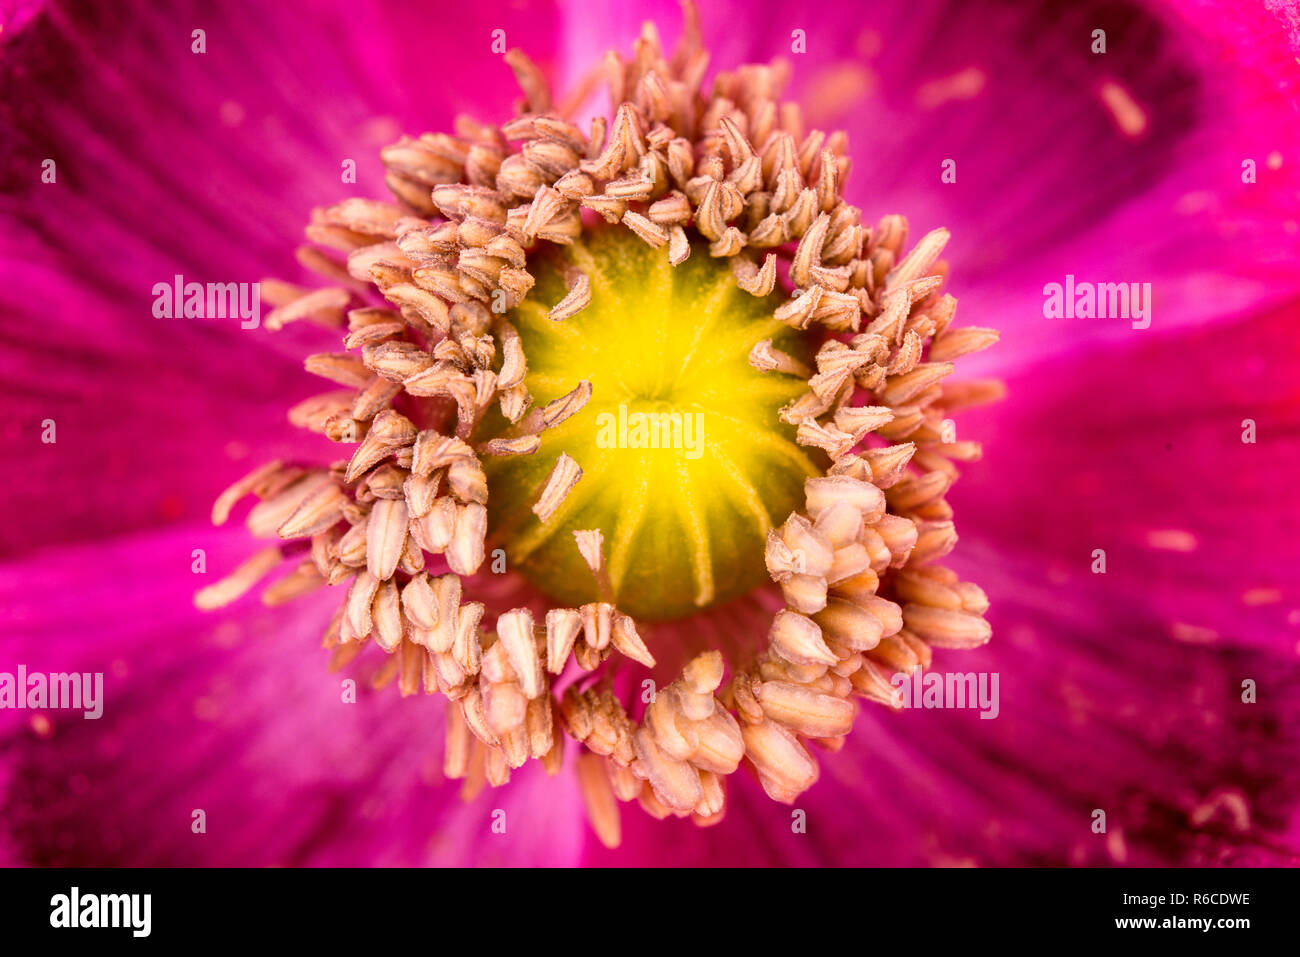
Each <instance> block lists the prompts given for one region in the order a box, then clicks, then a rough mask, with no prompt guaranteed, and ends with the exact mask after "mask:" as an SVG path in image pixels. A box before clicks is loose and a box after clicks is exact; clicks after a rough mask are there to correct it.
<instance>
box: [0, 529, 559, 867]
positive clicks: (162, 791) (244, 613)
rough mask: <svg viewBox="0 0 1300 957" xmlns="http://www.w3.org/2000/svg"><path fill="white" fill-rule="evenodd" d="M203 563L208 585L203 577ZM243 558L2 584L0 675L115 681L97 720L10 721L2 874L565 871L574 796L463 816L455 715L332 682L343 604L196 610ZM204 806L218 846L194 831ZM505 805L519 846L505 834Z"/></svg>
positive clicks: (123, 554) (1, 723)
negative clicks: (388, 868)
mask: <svg viewBox="0 0 1300 957" xmlns="http://www.w3.org/2000/svg"><path fill="white" fill-rule="evenodd" d="M199 547H202V548H206V549H207V560H208V562H209V570H210V574H209V575H208V576H198V575H194V574H192V573H191V571H190V567H191V561H192V559H191V557H190V556H191V551H192V549H194V548H199ZM246 547H247V546H246V544H245V541H244V536H243V535H242V534H240V533H239V532H233V533H232V532H219V533H214V532H212V531H210V530H206V529H202V528H178V529H176V530H174V531H171V532H168V533H165V534H156V535H151V536H147V537H137V538H135V539H131V540H127V541H124V542H122V543H121V544H116V545H113V546H96V547H93V548H89V547H88V548H65V549H62V550H60V553H59V556H60V562H59V564H58V566H57V567H56V566H55V564H54V563H52V562H42V563H34V564H32V565H29V566H28V567H26V568H18V567H14V566H9V567H7V568H4V569H2V570H0V601H2V602H3V603H4V606H5V608H6V609H7V614H6V622H7V624H6V629H7V632H8V635H7V637H6V644H5V649H6V655H5V660H4V662H3V665H2V666H0V667H2V668H3V670H5V671H9V672H11V673H12V672H13V670H14V669H15V668H16V667H17V665H18V664H24V665H26V667H27V669H28V671H29V672H36V671H41V672H65V671H79V672H85V671H89V672H103V673H104V676H105V677H104V707H103V717H102V718H100V719H99V720H94V721H92V720H86V719H84V718H83V717H82V715H81V712H72V711H49V712H44V713H43V715H44V717H45V718H46V719H47V720H48V721H49V725H48V726H44V725H43V723H42V722H41V720H40V718H39V717H38V716H37V713H36V712H30V711H10V710H6V711H4V712H0V752H3V754H4V761H3V762H2V764H3V767H4V768H5V770H6V773H5V777H4V780H3V782H2V783H3V791H2V792H0V806H2V807H3V812H2V813H0V821H3V822H4V823H3V827H0V835H2V836H0V850H3V851H5V853H6V857H5V858H4V860H5V861H6V862H9V863H19V862H21V863H27V864H155V865H157V864H164V865H176V864H225V865H231V864H241V865H293V864H297V865H319V864H336V865H352V866H356V865H361V864H404V865H410V864H485V863H506V864H512V865H513V864H530V865H537V864H562V863H564V862H565V861H566V860H570V859H571V856H572V855H573V854H574V853H576V851H577V849H578V848H579V846H580V842H581V829H582V828H583V827H584V826H585V825H584V824H583V822H582V817H581V802H580V800H579V799H578V798H577V795H576V792H575V785H574V784H573V782H572V781H571V780H566V779H561V780H559V781H556V780H551V779H547V778H546V777H545V775H544V773H542V770H541V768H540V767H536V766H534V767H533V768H529V769H523V770H521V771H520V772H519V773H518V774H517V775H516V777H515V780H513V781H512V782H511V784H510V785H509V787H507V788H506V789H504V790H501V791H492V790H490V789H489V790H488V791H486V792H485V793H484V794H483V795H482V796H480V797H479V798H478V799H477V800H476V801H475V802H473V803H471V804H462V803H461V802H460V801H459V800H458V798H457V792H458V790H459V786H460V785H459V782H446V781H444V780H442V775H441V766H442V715H443V710H444V705H443V703H442V702H441V701H440V700H435V699H434V698H426V697H423V696H419V697H416V698H410V699H402V698H401V697H400V696H399V695H398V694H397V693H396V691H395V690H394V689H392V688H389V689H386V690H384V691H382V692H373V691H370V690H369V688H368V686H367V684H366V676H367V675H368V674H370V673H373V671H374V666H375V665H376V664H377V662H378V659H377V658H371V659H368V661H369V664H366V661H367V659H364V658H363V659H362V660H361V661H360V662H359V663H358V665H357V667H355V668H353V669H350V670H349V671H347V672H345V673H342V674H334V673H331V672H329V671H328V670H327V669H326V664H327V661H328V655H327V653H325V652H323V651H321V650H320V648H319V641H320V634H321V633H322V632H323V630H324V628H325V625H326V624H327V623H328V621H329V618H330V615H331V614H332V613H333V600H332V599H333V596H329V597H326V596H324V594H323V593H322V594H318V595H316V596H309V597H307V598H304V599H301V600H299V602H297V603H296V604H294V605H289V606H284V607H280V608H275V609H265V608H262V607H261V606H260V605H259V604H258V603H257V601H256V599H254V598H245V599H243V600H242V603H241V604H238V605H235V606H232V607H231V608H229V609H227V610H226V611H225V612H224V613H223V614H222V615H220V616H213V615H204V614H201V613H199V612H197V611H195V610H194V609H193V607H192V606H191V605H190V595H191V594H192V592H193V590H194V588H195V586H196V585H201V584H205V583H206V582H207V581H210V580H212V578H213V577H215V576H216V575H219V574H222V573H223V572H224V571H225V570H228V569H229V568H230V567H231V566H232V565H233V564H235V563H236V562H237V561H238V560H239V559H240V557H241V553H242V552H243V551H244V550H245V549H246ZM92 568H93V569H100V570H102V574H90V573H88V572H86V571H85V570H87V569H92ZM69 569H80V570H81V571H80V572H77V573H75V574H71V575H70V574H69ZM286 570H287V566H286ZM345 678H352V679H355V680H356V682H357V702H356V703H355V704H349V703H345V702H344V701H343V700H342V698H343V695H342V691H341V683H342V681H343V680H344V679H345ZM33 718H37V720H36V722H33V721H32V719H33ZM46 727H48V730H46ZM196 809H199V810H203V811H204V812H205V814H206V819H207V833H206V834H194V833H192V831H191V822H192V815H193V812H194V811H195V810H196ZM498 809H499V810H504V811H505V813H506V818H505V820H506V831H505V833H504V834H497V833H494V832H493V830H492V825H493V821H494V818H493V813H494V811H496V810H498Z"/></svg>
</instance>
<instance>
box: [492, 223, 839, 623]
mask: <svg viewBox="0 0 1300 957" xmlns="http://www.w3.org/2000/svg"><path fill="white" fill-rule="evenodd" d="M533 266H534V264H532V263H530V268H532V271H533V272H534V274H535V275H536V277H537V286H536V288H535V290H534V291H533V293H532V294H531V295H530V296H529V297H528V299H527V300H525V301H524V302H523V303H522V304H521V305H520V306H519V307H518V308H517V309H516V310H515V311H514V312H513V313H512V314H511V315H510V317H509V318H510V321H511V322H512V323H513V324H514V326H515V328H516V329H517V330H518V332H519V336H520V339H521V340H522V343H523V346H524V352H525V354H526V356H527V359H528V374H527V377H526V379H525V380H524V384H525V386H526V387H527V389H528V390H529V392H530V393H531V395H532V398H533V401H534V403H535V404H536V405H537V406H542V405H545V404H546V403H548V402H552V401H554V400H556V399H558V398H560V397H562V396H564V395H565V394H567V393H569V392H571V391H572V390H573V389H574V388H575V387H576V386H578V384H579V383H580V382H584V381H585V382H589V383H590V384H591V398H590V400H589V401H588V402H587V404H586V405H585V406H584V407H583V408H582V409H581V411H580V412H578V413H577V414H575V415H573V416H572V417H570V418H569V419H567V420H565V421H564V422H562V423H561V424H560V425H558V426H556V427H555V428H552V429H548V430H547V431H545V432H543V433H542V434H541V445H540V447H539V448H538V449H537V450H536V451H535V452H533V453H532V454H531V455H521V456H513V457H505V458H494V459H489V460H488V461H487V462H486V463H485V465H486V467H487V469H488V472H489V476H488V477H489V482H488V485H489V488H490V489H491V493H490V496H489V500H488V513H489V536H490V538H491V539H492V544H491V545H490V546H489V547H503V548H504V549H505V551H506V556H507V561H508V563H509V565H510V567H511V568H512V569H515V570H518V571H520V572H521V573H522V574H523V575H524V576H525V577H527V578H528V579H529V580H530V581H532V582H533V583H534V584H535V585H537V586H538V587H539V588H540V589H542V590H543V591H544V592H546V593H547V594H549V595H551V596H552V597H554V598H555V599H557V600H558V601H561V602H564V603H565V604H568V605H570V606H576V605H580V604H582V603H585V602H590V601H596V600H601V599H603V600H610V601H614V602H615V603H616V604H617V606H618V607H619V608H620V609H621V610H623V611H625V612H627V613H628V614H631V615H632V616H634V617H637V618H645V619H664V618H676V617H682V616H685V615H689V614H690V613H691V612H693V611H695V610H697V609H699V608H702V607H706V606H709V605H712V604H714V603H717V602H721V601H724V600H726V599H728V598H732V597H734V596H736V595H739V594H742V593H744V592H746V591H748V590H750V589H751V588H753V587H755V586H756V585H758V584H760V583H762V582H763V581H765V580H766V579H767V573H766V570H765V568H764V563H763V547H764V539H765V536H766V534H767V531H768V529H769V528H771V527H772V526H773V525H776V524H779V523H780V522H782V521H784V519H785V518H786V516H787V515H788V514H789V513H790V512H791V511H792V510H794V509H796V508H798V507H800V506H801V504H802V501H803V483H804V480H805V478H807V477H808V476H809V475H815V474H819V473H820V471H821V470H820V468H819V467H818V464H817V462H815V461H814V459H813V458H812V455H815V454H816V453H815V452H813V453H811V454H810V452H809V450H807V449H805V448H804V447H802V446H799V445H797V444H796V443H795V441H794V429H793V427H791V426H787V425H785V424H784V423H782V422H781V421H780V420H779V419H778V417H777V413H778V410H779V409H780V408H781V407H782V406H783V405H785V404H786V403H788V402H790V401H792V400H793V399H795V398H797V397H798V396H799V395H800V394H801V393H802V392H804V391H806V389H807V384H806V383H805V382H803V381H802V380H799V379H796V378H794V377H789V376H773V375H770V374H764V373H762V372H759V371H758V370H757V369H755V368H753V367H752V366H751V365H750V364H749V361H748V358H749V354H750V350H751V349H752V348H753V347H754V345H755V344H756V343H758V342H760V341H762V340H764V339H770V340H772V341H773V344H774V345H775V346H776V347H777V348H779V349H781V350H783V351H785V352H788V353H791V354H794V355H796V356H800V357H802V358H805V359H806V358H807V356H808V355H809V353H810V349H809V347H808V344H807V343H806V342H804V341H802V337H801V334H800V333H798V332H796V331H795V330H793V329H791V328H790V327H789V326H787V325H786V324H784V323H781V322H778V321H777V320H775V319H773V318H772V313H773V311H774V310H775V308H776V306H778V305H780V302H781V297H780V296H777V295H773V296H768V297H761V298H760V297H755V296H752V295H750V294H749V293H747V292H745V291H743V290H742V289H741V288H740V287H739V286H738V285H737V284H736V280H735V278H734V277H733V276H732V273H731V270H730V269H729V268H728V264H727V261H726V260H725V259H717V258H713V257H710V256H709V255H708V249H707V246H706V245H703V244H701V245H698V246H697V247H696V248H694V249H693V250H692V253H691V256H690V258H689V259H688V260H687V261H686V262H685V263H682V264H681V265H678V266H672V265H670V264H669V262H668V258H667V256H666V255H665V251H664V250H662V249H659V250H656V249H652V248H651V247H649V246H647V245H646V244H645V243H643V242H642V241H641V240H640V239H638V238H637V237H636V236H634V235H633V234H632V233H630V232H628V231H627V230H621V229H618V230H615V229H599V230H595V231H588V232H587V233H585V234H584V237H583V239H582V240H580V241H579V242H577V243H575V244H573V245H572V246H569V247H566V248H564V249H562V250H555V251H553V252H548V253H546V254H544V255H543V256H542V257H539V261H538V262H537V263H536V264H535V268H533ZM579 272H580V273H581V274H582V275H585V276H586V279H587V282H588V283H589V285H590V291H591V298H590V302H589V304H588V305H587V306H586V307H585V308H583V309H581V310H580V311H579V312H578V313H577V314H576V315H573V316H571V317H570V318H567V319H564V320H563V321H554V320H552V319H551V318H549V314H550V313H549V306H553V305H554V304H556V303H558V302H560V301H562V300H563V299H564V298H565V296H566V295H567V293H568V289H569V287H570V286H571V285H572V284H573V281H574V278H575V277H576V276H577V273H579ZM484 427H485V431H487V432H488V433H492V432H498V433H508V428H507V423H505V421H504V420H503V419H500V418H499V417H498V418H496V419H493V420H490V421H488V422H486V423H485V424H484ZM561 453H563V454H566V455H568V456H569V457H570V458H572V459H574V460H575V461H576V462H577V463H578V465H579V466H580V467H581V468H582V470H583V474H582V478H581V479H580V480H579V481H578V483H577V484H576V485H575V486H574V487H573V488H572V490H571V491H570V492H569V494H568V495H567V497H565V499H564V501H563V502H562V504H560V506H559V507H558V508H557V509H556V510H555V512H554V513H553V514H551V515H550V516H549V518H548V520H547V521H542V520H541V519H540V518H539V517H538V515H537V514H535V513H534V512H533V511H532V506H533V504H534V503H535V502H536V501H537V498H538V495H539V493H540V490H541V489H542V488H543V487H544V486H545V485H546V483H547V479H548V477H549V476H550V473H551V470H552V468H553V467H554V465H555V462H556V459H557V458H558V457H559V456H560V455H561ZM591 529H598V530H599V531H600V532H601V535H602V538H603V547H604V559H605V571H606V572H607V574H608V582H607V583H605V588H604V590H605V591H607V592H611V593H612V594H604V595H602V594H601V591H602V587H601V585H600V584H598V582H597V579H596V577H595V576H593V574H592V571H591V569H590V568H589V567H588V565H587V563H586V562H585V560H584V558H583V556H582V554H581V553H580V551H579V549H578V547H577V544H576V542H575V540H574V536H573V533H574V532H575V531H583V530H591Z"/></svg>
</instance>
